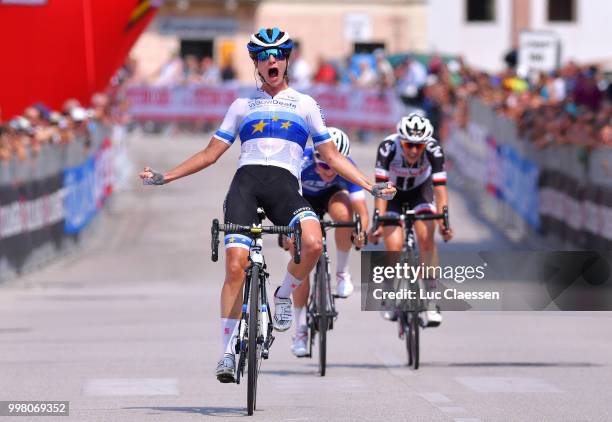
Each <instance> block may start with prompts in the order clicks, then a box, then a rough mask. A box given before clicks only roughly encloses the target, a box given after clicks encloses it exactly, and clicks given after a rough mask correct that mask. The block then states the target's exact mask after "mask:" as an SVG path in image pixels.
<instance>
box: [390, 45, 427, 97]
mask: <svg viewBox="0 0 612 422" xmlns="http://www.w3.org/2000/svg"><path fill="white" fill-rule="evenodd" d="M398 73H399V75H398V80H399V83H398V87H397V88H398V92H399V94H400V97H401V98H402V101H404V103H405V104H410V105H414V104H415V103H418V102H419V101H420V98H419V92H420V88H421V87H422V86H423V85H425V83H426V82H427V69H426V68H425V66H424V65H423V64H422V63H420V62H418V61H416V60H415V59H414V57H412V56H411V55H409V56H408V57H406V59H405V60H404V63H403V64H402V66H401V68H400V70H399V72H398Z"/></svg>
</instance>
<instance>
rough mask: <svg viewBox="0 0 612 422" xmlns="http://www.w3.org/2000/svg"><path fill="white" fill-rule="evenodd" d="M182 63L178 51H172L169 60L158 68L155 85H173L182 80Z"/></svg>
mask: <svg viewBox="0 0 612 422" xmlns="http://www.w3.org/2000/svg"><path fill="white" fill-rule="evenodd" d="M183 68H184V64H183V61H182V60H181V58H180V57H179V55H178V53H176V52H174V53H172V56H171V58H170V61H168V63H166V64H165V65H163V66H162V67H161V69H160V70H159V73H158V76H157V79H156V81H155V85H174V84H178V83H180V82H181V81H182V80H183V76H184V69H183Z"/></svg>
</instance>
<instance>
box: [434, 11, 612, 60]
mask: <svg viewBox="0 0 612 422" xmlns="http://www.w3.org/2000/svg"><path fill="white" fill-rule="evenodd" d="M427 3H428V5H427V34H428V35H427V47H428V48H429V49H431V50H435V51H439V52H441V53H448V54H457V55H461V56H463V58H464V59H465V60H466V61H467V62H468V63H469V64H471V65H473V66H476V67H479V68H482V69H486V70H490V71H496V70H500V69H502V68H503V67H504V65H505V64H504V61H503V57H504V55H505V54H506V53H507V52H508V51H510V49H511V48H513V47H514V46H517V45H518V39H519V34H520V32H521V31H523V30H531V31H551V32H553V33H554V34H555V35H556V36H557V37H558V39H559V40H560V44H561V61H562V62H563V61H566V60H570V59H573V60H576V61H578V62H581V63H591V62H602V61H605V60H609V59H610V58H611V57H612V50H611V49H610V47H609V46H608V44H609V43H608V40H609V39H610V38H611V36H612V27H611V26H610V25H609V24H606V20H607V19H608V17H609V16H612V1H609V0H452V1H449V0H429V1H428V2H427Z"/></svg>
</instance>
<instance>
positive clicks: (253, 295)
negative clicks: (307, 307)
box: [247, 265, 259, 415]
mask: <svg viewBox="0 0 612 422" xmlns="http://www.w3.org/2000/svg"><path fill="white" fill-rule="evenodd" d="M249 288H250V294H249V325H248V329H249V346H248V357H247V366H248V380H247V413H248V414H249V415H252V414H253V411H254V410H255V406H256V402H257V375H258V372H259V362H258V358H259V353H258V352H259V347H258V344H257V337H258V335H259V332H258V331H259V321H258V319H259V267H258V266H257V265H253V267H252V268H251V277H250V286H249Z"/></svg>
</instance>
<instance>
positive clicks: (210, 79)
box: [200, 56, 221, 85]
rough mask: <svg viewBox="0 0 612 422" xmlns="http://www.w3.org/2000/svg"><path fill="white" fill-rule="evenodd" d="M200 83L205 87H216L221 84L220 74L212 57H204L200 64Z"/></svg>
mask: <svg viewBox="0 0 612 422" xmlns="http://www.w3.org/2000/svg"><path fill="white" fill-rule="evenodd" d="M201 74H202V76H201V78H200V80H201V82H202V83H203V84H206V85H218V84H219V83H220V82H221V72H220V71H219V68H218V67H217V65H215V63H214V62H213V59H212V57H210V56H205V57H204V58H203V59H202V62H201Z"/></svg>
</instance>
